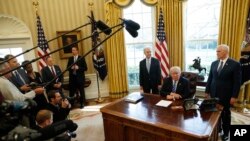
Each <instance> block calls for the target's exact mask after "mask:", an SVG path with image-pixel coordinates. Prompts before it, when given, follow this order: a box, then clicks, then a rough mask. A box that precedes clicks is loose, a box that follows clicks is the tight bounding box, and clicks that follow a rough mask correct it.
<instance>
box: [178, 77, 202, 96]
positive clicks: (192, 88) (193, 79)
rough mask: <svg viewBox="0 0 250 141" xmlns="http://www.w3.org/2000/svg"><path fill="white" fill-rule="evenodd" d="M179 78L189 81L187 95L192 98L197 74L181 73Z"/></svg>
mask: <svg viewBox="0 0 250 141" xmlns="http://www.w3.org/2000/svg"><path fill="white" fill-rule="evenodd" d="M181 76H182V77H185V78H187V79H188V80H189V88H190V92H189V94H190V98H193V97H194V96H195V93H196V86H197V80H198V74H197V73H193V72H182V73H181Z"/></svg>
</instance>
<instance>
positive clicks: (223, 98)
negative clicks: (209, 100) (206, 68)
mask: <svg viewBox="0 0 250 141" xmlns="http://www.w3.org/2000/svg"><path fill="white" fill-rule="evenodd" d="M218 65H219V60H217V61H214V62H213V63H212V65H211V69H210V72H209V77H208V80H207V86H206V91H205V92H206V93H208V94H210V96H211V97H218V98H219V101H220V103H221V104H222V105H223V106H230V99H231V97H234V98H237V97H238V94H239V90H240V83H241V67H240V63H239V62H236V61H235V60H233V59H230V58H228V59H227V61H226V63H225V65H224V67H223V68H222V70H221V72H220V75H219V74H218V72H217V68H218Z"/></svg>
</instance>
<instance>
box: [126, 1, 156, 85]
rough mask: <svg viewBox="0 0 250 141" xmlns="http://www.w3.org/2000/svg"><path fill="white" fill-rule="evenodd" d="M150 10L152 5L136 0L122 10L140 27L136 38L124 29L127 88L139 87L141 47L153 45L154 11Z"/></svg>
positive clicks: (142, 56) (142, 54)
mask: <svg viewBox="0 0 250 141" xmlns="http://www.w3.org/2000/svg"><path fill="white" fill-rule="evenodd" d="M151 11H153V10H152V7H150V6H146V5H144V4H143V3H141V2H140V1H138V0H136V1H134V3H133V4H132V5H131V6H130V7H128V8H126V9H124V11H123V13H124V15H123V16H124V18H125V19H130V20H133V21H135V22H137V23H138V24H139V25H140V27H141V28H140V29H139V30H138V36H137V37H136V38H133V37H132V36H131V35H130V34H129V33H128V32H127V31H126V30H124V33H125V46H126V53H127V67H128V68H127V69H128V81H129V88H131V87H137V88H138V87H139V63H140V61H141V60H142V59H143V58H144V53H143V49H144V48H145V47H153V45H154V44H153V35H154V34H153V28H152V27H153V22H154V21H153V20H152V14H154V13H152V12H151ZM152 55H153V53H152Z"/></svg>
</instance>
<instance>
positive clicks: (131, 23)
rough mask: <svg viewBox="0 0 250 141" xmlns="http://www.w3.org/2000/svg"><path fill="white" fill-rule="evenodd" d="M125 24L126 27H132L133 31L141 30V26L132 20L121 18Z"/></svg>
mask: <svg viewBox="0 0 250 141" xmlns="http://www.w3.org/2000/svg"><path fill="white" fill-rule="evenodd" d="M120 19H121V20H122V21H123V23H124V24H125V26H126V27H127V26H128V27H130V28H131V29H133V30H139V29H140V25H139V24H138V23H136V22H134V21H132V20H126V19H122V18H120Z"/></svg>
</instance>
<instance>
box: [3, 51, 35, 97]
mask: <svg viewBox="0 0 250 141" xmlns="http://www.w3.org/2000/svg"><path fill="white" fill-rule="evenodd" d="M13 57H14V56H13V55H11V54H8V55H6V56H5V57H4V59H5V60H8V59H10V58H13ZM8 64H9V66H10V68H11V69H14V68H16V67H18V66H19V65H20V64H19V63H18V62H17V59H16V58H13V59H11V60H9V61H8ZM11 73H12V76H11V77H10V78H9V80H10V81H11V82H12V83H13V84H14V85H15V86H16V87H17V88H18V89H19V90H20V91H21V92H22V93H26V92H29V91H30V90H31V87H30V86H29V84H30V81H29V78H28V75H27V73H26V72H25V70H23V69H21V68H19V69H17V70H15V71H12V72H11Z"/></svg>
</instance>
